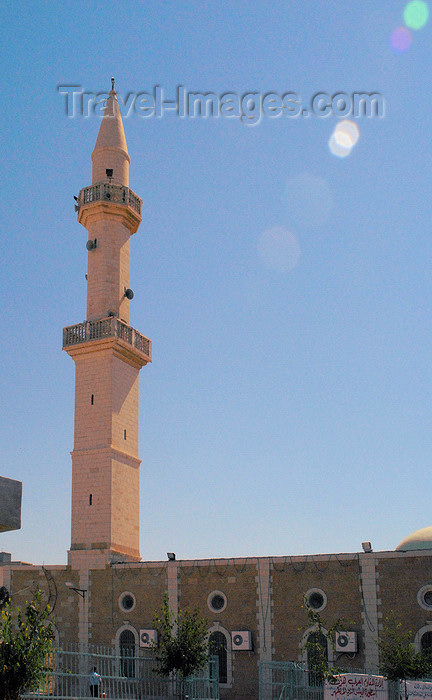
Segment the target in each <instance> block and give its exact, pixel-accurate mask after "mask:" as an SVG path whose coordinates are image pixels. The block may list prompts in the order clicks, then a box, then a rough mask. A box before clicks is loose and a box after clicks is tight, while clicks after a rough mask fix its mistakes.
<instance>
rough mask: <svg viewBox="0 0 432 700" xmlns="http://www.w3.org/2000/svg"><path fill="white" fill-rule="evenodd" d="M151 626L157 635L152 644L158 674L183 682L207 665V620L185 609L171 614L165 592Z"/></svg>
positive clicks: (196, 611) (195, 610)
mask: <svg viewBox="0 0 432 700" xmlns="http://www.w3.org/2000/svg"><path fill="white" fill-rule="evenodd" d="M153 624H154V627H155V628H156V630H157V632H158V639H157V643H156V644H155V645H154V649H155V652H156V661H157V664H158V666H157V668H156V669H155V671H156V673H157V674H158V675H160V676H169V675H171V674H178V675H179V676H180V678H181V679H182V680H184V679H185V678H186V677H187V676H191V675H192V674H193V673H195V672H196V671H197V670H198V669H200V668H203V667H204V666H205V665H206V664H207V662H208V644H207V621H206V620H204V619H202V618H200V615H199V611H198V610H197V609H194V610H191V609H190V608H185V609H184V610H180V611H179V613H178V615H174V614H173V613H172V611H171V610H170V607H169V601H168V594H167V593H166V594H165V596H164V599H163V603H162V607H161V610H160V613H158V614H156V615H155V617H154V620H153Z"/></svg>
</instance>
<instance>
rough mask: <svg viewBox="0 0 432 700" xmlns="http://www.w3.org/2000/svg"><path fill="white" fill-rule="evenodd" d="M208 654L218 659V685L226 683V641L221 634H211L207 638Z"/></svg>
mask: <svg viewBox="0 0 432 700" xmlns="http://www.w3.org/2000/svg"><path fill="white" fill-rule="evenodd" d="M209 652H210V654H211V655H214V656H217V657H218V659H219V683H228V652H227V640H226V637H225V635H224V634H223V633H222V632H212V633H211V635H210V637H209Z"/></svg>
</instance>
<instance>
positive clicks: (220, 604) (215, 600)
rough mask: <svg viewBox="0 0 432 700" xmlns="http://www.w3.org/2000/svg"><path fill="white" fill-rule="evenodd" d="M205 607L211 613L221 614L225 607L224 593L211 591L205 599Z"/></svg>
mask: <svg viewBox="0 0 432 700" xmlns="http://www.w3.org/2000/svg"><path fill="white" fill-rule="evenodd" d="M207 605H208V606H209V608H210V610H211V611H212V612H215V613H220V612H222V611H223V610H225V608H226V606H227V599H226V595H225V593H222V591H213V592H212V593H210V595H209V597H208V598H207Z"/></svg>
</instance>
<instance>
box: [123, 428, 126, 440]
mask: <svg viewBox="0 0 432 700" xmlns="http://www.w3.org/2000/svg"><path fill="white" fill-rule="evenodd" d="M123 437H124V439H125V440H126V428H125V429H124V430H123Z"/></svg>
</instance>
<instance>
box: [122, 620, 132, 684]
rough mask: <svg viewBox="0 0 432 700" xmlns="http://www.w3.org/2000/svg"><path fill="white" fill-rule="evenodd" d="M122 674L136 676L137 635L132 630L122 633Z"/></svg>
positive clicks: (127, 676)
mask: <svg viewBox="0 0 432 700" xmlns="http://www.w3.org/2000/svg"><path fill="white" fill-rule="evenodd" d="M119 642H120V675H122V676H125V677H126V678H135V636H134V633H133V632H132V631H131V630H123V632H122V633H121V634H120V640H119Z"/></svg>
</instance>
